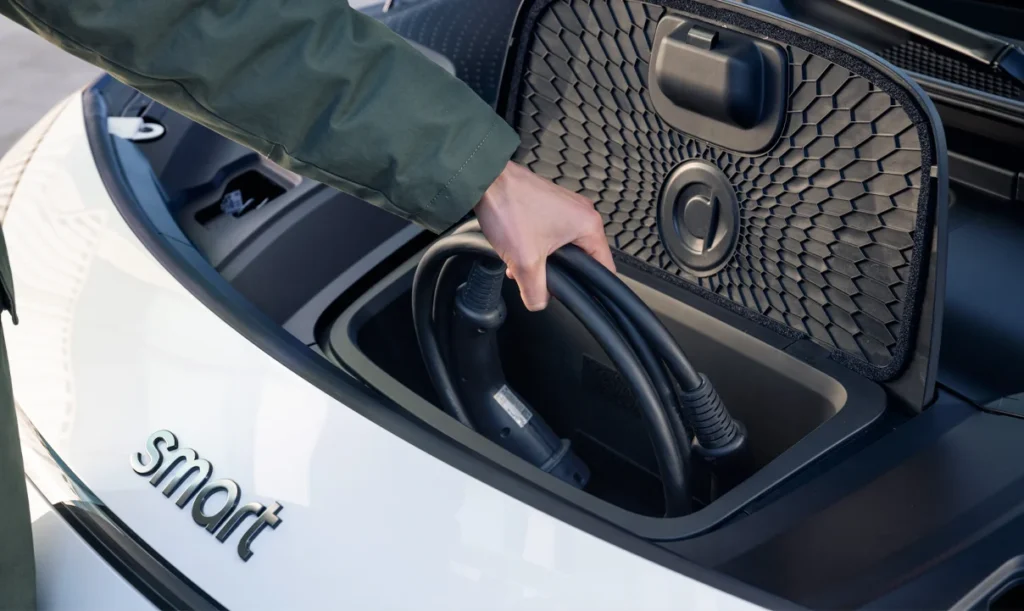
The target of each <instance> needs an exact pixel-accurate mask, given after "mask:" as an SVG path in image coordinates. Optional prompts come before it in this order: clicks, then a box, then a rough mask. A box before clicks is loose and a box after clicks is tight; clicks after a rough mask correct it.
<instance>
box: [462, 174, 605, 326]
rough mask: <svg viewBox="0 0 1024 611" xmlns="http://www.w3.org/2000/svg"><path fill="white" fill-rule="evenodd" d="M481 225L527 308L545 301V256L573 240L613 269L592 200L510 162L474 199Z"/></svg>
mask: <svg viewBox="0 0 1024 611" xmlns="http://www.w3.org/2000/svg"><path fill="white" fill-rule="evenodd" d="M475 210H476V216H477V219H478V220H479V221H480V229H481V230H482V231H483V233H484V235H485V236H487V239H488V240H489V241H490V243H491V245H492V246H494V249H495V250H496V251H497V252H498V256H500V257H501V259H502V261H504V262H505V265H507V266H508V271H507V274H508V277H509V278H512V279H513V280H515V281H516V283H517V284H518V285H519V294H520V296H521V297H522V299H523V304H524V305H526V308H527V309H528V310H531V311H534V312H536V311H538V310H543V309H544V308H545V307H547V305H548V284H547V267H546V264H547V258H548V255H550V254H551V253H553V252H555V251H556V250H558V249H559V248H561V247H562V246H565V245H566V244H575V245H576V246H579V247H580V248H582V249H583V250H584V251H585V252H586V253H587V254H589V255H590V256H592V257H594V258H595V259H597V261H598V262H600V263H601V264H602V265H604V266H605V267H607V268H608V269H609V270H611V271H612V272H614V271H615V263H614V262H613V261H612V252H611V249H609V248H608V240H607V238H605V235H604V223H603V222H602V220H601V215H600V214H598V212H597V210H595V209H594V204H593V203H591V202H590V201H589V200H588V199H587V198H585V197H583V196H582V195H578V194H576V193H573V192H572V191H569V190H567V189H564V188H562V187H559V186H558V185H556V184H554V183H553V182H551V181H549V180H545V179H544V178H541V177H540V176H537V175H536V174H534V173H533V172H531V171H530V170H528V169H526V168H525V167H523V166H521V165H519V164H517V163H513V162H509V163H508V165H507V166H505V169H504V170H503V171H502V173H501V175H499V176H498V178H497V180H495V181H494V183H493V184H491V186H490V187H489V188H488V189H487V192H486V193H484V196H483V198H481V200H480V203H478V204H477V205H476V208H475Z"/></svg>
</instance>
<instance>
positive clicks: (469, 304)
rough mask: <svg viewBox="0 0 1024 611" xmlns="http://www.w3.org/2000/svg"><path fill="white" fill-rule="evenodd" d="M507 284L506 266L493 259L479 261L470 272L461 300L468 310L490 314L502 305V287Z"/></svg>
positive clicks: (475, 262) (474, 263)
mask: <svg viewBox="0 0 1024 611" xmlns="http://www.w3.org/2000/svg"><path fill="white" fill-rule="evenodd" d="M504 282H505V265H504V264H503V263H501V262H500V261H496V260H493V259H477V260H476V261H474V262H473V266H472V267H471V268H470V270H469V278H468V279H467V280H466V284H465V287H464V289H463V291H462V294H461V298H462V300H463V303H464V304H465V306H466V308H468V309H470V310H474V311H477V312H490V311H493V310H495V309H497V308H498V304H499V303H501V286H502V284H503V283H504Z"/></svg>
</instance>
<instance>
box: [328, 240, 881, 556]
mask: <svg viewBox="0 0 1024 611" xmlns="http://www.w3.org/2000/svg"><path fill="white" fill-rule="evenodd" d="M417 260H418V258H414V259H412V260H410V261H408V262H407V263H405V264H403V265H402V266H401V267H400V268H399V269H397V270H395V271H394V272H392V273H391V274H390V275H389V276H388V277H386V278H385V279H383V280H382V281H381V282H380V283H378V284H377V285H376V286H374V287H373V288H372V289H370V290H369V291H367V292H366V293H365V294H364V295H362V296H361V297H360V298H359V299H358V300H357V301H356V302H355V303H353V304H352V305H351V306H350V307H348V308H347V309H346V310H345V311H344V312H343V313H342V314H341V316H340V317H339V318H338V319H337V321H335V323H334V324H333V326H332V327H331V329H330V333H329V336H328V337H327V340H328V341H327V342H325V343H326V344H327V345H326V346H325V348H326V352H327V353H328V354H329V356H330V357H331V358H333V359H334V360H335V361H337V362H338V363H339V364H341V365H342V366H344V367H346V368H347V369H349V370H350V371H351V372H353V373H354V374H355V375H357V376H358V377H360V378H362V379H363V380H365V381H366V382H367V383H369V384H370V385H371V386H373V387H374V388H376V389H378V390H380V391H381V392H383V393H384V394H385V395H387V396H388V397H389V398H391V399H392V400H394V401H395V402H396V403H398V404H399V405H401V406H402V407H403V408H406V409H408V410H409V411H410V412H411V413H414V414H415V413H417V412H420V413H422V412H421V410H436V409H440V408H439V407H437V406H436V403H435V394H434V391H433V388H432V387H431V384H430V381H429V379H428V377H427V373H426V370H425V369H424V367H423V363H422V360H421V358H420V353H419V347H418V346H417V343H416V337H415V332H414V329H413V323H412V309H411V293H410V289H411V286H412V275H413V271H414V270H415V266H416V263H417ZM625 280H626V282H627V283H628V284H629V286H630V288H632V289H633V290H634V291H635V292H636V293H637V294H638V295H639V296H640V297H641V298H642V299H643V300H644V301H645V302H646V303H647V304H648V306H650V307H651V309H652V310H653V311H654V312H655V313H656V314H657V315H658V316H659V318H661V320H662V321H663V322H664V323H665V325H666V327H667V328H668V329H669V331H670V332H671V333H672V335H673V336H674V337H675V338H676V340H677V342H678V343H679V345H680V346H681V347H682V348H683V349H684V350H685V351H686V353H687V355H688V356H689V357H690V359H691V360H692V361H693V363H694V365H695V366H696V367H697V368H698V369H699V370H701V371H703V372H704V373H706V374H707V375H708V377H709V379H711V381H712V382H713V383H714V384H715V386H716V388H717V389H718V391H719V393H720V394H721V396H722V398H723V399H724V400H725V402H726V404H727V406H728V408H729V410H730V412H731V413H732V414H734V415H735V416H736V417H737V419H739V420H740V421H742V422H743V424H744V425H745V426H746V427H747V430H748V433H749V439H750V444H751V449H752V450H753V454H754V459H755V463H756V469H757V471H756V473H754V475H752V476H751V477H750V478H748V479H747V480H746V481H744V482H743V483H742V484H740V485H739V486H737V487H736V488H734V489H733V490H732V491H730V492H729V493H727V494H726V495H724V496H722V497H721V498H720V499H718V500H716V501H715V502H714V503H712V504H711V505H709V506H707V507H706V508H703V509H700V510H698V511H696V512H695V513H693V514H691V515H689V516H684V517H680V518H671V519H661V518H658V516H660V515H661V514H662V510H663V507H662V503H663V498H662V491H661V483H660V481H659V479H658V471H657V466H656V464H655V461H654V457H653V454H652V450H651V445H650V442H649V441H648V438H647V433H646V431H645V429H644V427H643V424H642V422H641V420H640V416H639V414H638V412H637V411H636V409H635V407H634V406H633V402H632V397H631V395H630V392H629V390H628V389H627V388H626V386H625V384H624V383H623V382H622V381H621V379H620V378H619V375H618V373H617V372H616V371H615V370H614V368H613V367H612V366H611V364H610V362H609V361H608V359H607V357H606V356H605V355H604V353H603V352H602V350H601V348H600V347H599V346H598V345H597V343H596V342H595V341H594V340H593V338H592V337H591V336H590V335H589V334H588V333H587V332H586V330H585V329H584V328H583V327H582V325H581V324H580V323H579V322H578V321H577V320H576V319H575V318H574V317H573V316H572V315H571V314H570V313H568V311H567V310H565V309H564V307H562V306H561V305H560V304H558V303H557V302H552V303H551V305H549V307H548V308H547V310H545V311H544V312H540V313H533V312H528V311H526V310H525V308H524V307H523V306H522V304H521V302H520V301H519V298H518V293H517V291H516V288H515V286H514V284H512V283H511V282H507V283H506V294H505V301H506V304H507V305H508V310H509V314H508V320H507V322H506V323H505V324H504V325H503V327H502V329H501V331H500V332H499V342H500V345H501V358H502V363H503V364H504V366H505V372H506V375H507V376H508V379H509V383H510V385H511V386H512V387H513V388H515V390H516V391H517V392H518V393H519V394H521V395H522V396H523V397H524V399H526V401H527V402H528V403H529V404H530V405H532V406H533V407H534V408H535V409H536V410H537V411H538V412H540V413H541V414H542V415H543V417H544V418H545V419H546V420H547V421H548V423H549V424H551V425H552V427H553V428H554V429H555V431H556V433H558V434H559V435H560V436H562V437H566V438H569V439H571V440H572V442H573V447H574V449H575V450H576V451H577V452H578V454H579V455H580V457H581V458H582V459H583V460H584V461H585V462H586V463H587V464H588V465H589V466H590V467H591V471H592V475H591V482H590V484H588V486H587V488H586V490H585V492H586V493H587V500H586V501H584V504H585V505H589V507H590V508H591V509H593V510H594V511H596V512H598V513H601V514H603V515H606V516H607V517H609V518H610V519H613V520H615V521H617V522H618V523H620V524H623V525H624V526H626V527H628V528H630V529H634V530H637V531H640V532H645V533H646V534H649V535H651V536H659V534H658V533H663V534H664V536H681V535H683V534H686V533H688V532H696V531H698V530H701V529H702V528H705V527H707V526H709V525H712V524H714V523H717V522H718V521H720V520H722V519H725V518H726V517H728V516H729V515H732V514H733V513H735V512H736V511H739V510H740V509H742V507H743V506H745V505H746V504H748V503H749V502H750V501H752V500H754V499H756V498H758V497H759V496H761V495H762V494H764V493H766V492H767V491H768V490H770V489H771V488H772V487H773V486H774V485H776V484H778V483H779V482H781V481H782V480H784V479H785V478H787V477H789V476H792V475H793V474H795V473H796V472H797V471H799V470H800V469H801V468H803V467H804V466H806V465H807V464H809V463H810V462H812V461H813V460H814V459H816V458H817V457H819V456H821V455H822V454H823V453H825V452H827V451H828V450H829V449H831V448H833V447H835V446H837V445H838V444H841V443H843V442H844V441H846V440H848V439H850V438H851V437H853V436H855V435H856V434H857V433H858V432H860V431H862V430H863V429H864V428H865V427H867V426H869V425H870V424H871V423H872V422H874V421H875V420H876V419H877V418H878V417H879V416H880V415H881V414H882V412H883V411H884V410H885V394H884V392H883V391H882V389H881V387H879V386H878V385H877V384H875V383H872V382H870V381H868V380H865V379H864V378H862V377H860V376H858V375H856V374H855V373H853V372H850V371H849V370H847V369H845V368H843V367H841V366H838V365H836V364H835V363H832V362H830V361H828V360H827V359H826V358H824V353H823V352H822V351H820V350H814V349H810V350H807V351H806V352H807V354H808V355H816V356H817V357H819V358H813V357H812V358H810V359H809V360H811V361H812V362H813V364H811V363H809V362H807V361H805V360H803V359H801V358H798V357H797V356H794V355H793V354H789V353H787V352H786V349H787V348H789V349H791V350H792V348H793V347H794V346H793V344H794V342H793V340H790V339H786V338H784V337H782V336H779V335H776V334H774V333H772V332H770V331H766V330H764V329H761V328H758V327H757V326H756V325H752V324H750V323H748V322H747V321H745V320H744V319H743V318H742V317H739V316H736V315H734V314H732V313H730V312H728V311H725V310H723V309H722V308H720V307H718V306H714V305H711V304H708V303H707V302H704V301H703V300H701V299H699V298H697V297H695V296H693V295H692V294H689V293H687V292H685V291H680V290H679V289H677V288H676V287H673V286H672V285H671V284H667V283H662V282H658V281H654V282H652V281H651V280H650V279H645V282H639V281H636V280H633V279H629V278H625ZM480 439H481V440H482V441H483V443H489V442H486V441H485V440H483V438H480ZM701 473H702V472H701V470H700V469H699V468H695V476H698V477H699V476H700V475H701ZM533 477H535V478H536V480H537V482H538V483H539V484H541V485H544V486H545V487H550V488H551V489H552V490H553V491H555V492H558V491H561V492H563V493H568V494H572V493H571V492H569V491H567V490H565V488H567V486H565V485H564V484H562V483H561V482H558V481H557V480H555V479H554V478H552V477H549V476H547V475H546V474H544V473H542V472H540V471H535V472H534V473H533ZM695 483H696V484H697V485H696V488H698V490H697V491H696V493H695V496H696V498H695V500H696V502H697V506H698V507H701V506H703V505H704V504H705V503H707V501H708V498H707V496H706V487H702V486H701V485H700V484H701V483H702V482H700V481H698V482H695Z"/></svg>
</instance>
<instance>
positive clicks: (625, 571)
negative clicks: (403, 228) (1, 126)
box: [4, 93, 750, 609]
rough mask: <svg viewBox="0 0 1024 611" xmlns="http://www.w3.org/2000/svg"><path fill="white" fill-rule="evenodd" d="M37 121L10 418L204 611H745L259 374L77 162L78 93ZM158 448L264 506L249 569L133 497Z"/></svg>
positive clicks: (9, 328) (265, 367)
mask: <svg viewBox="0 0 1024 611" xmlns="http://www.w3.org/2000/svg"><path fill="white" fill-rule="evenodd" d="M48 121H50V122H51V124H49V125H47V128H46V133H45V135H44V136H40V139H39V141H38V142H37V144H36V145H35V146H34V150H33V153H32V154H31V159H30V160H29V161H28V162H27V163H25V164H24V166H23V168H22V169H21V171H20V172H19V179H18V182H17V186H16V190H15V192H14V196H13V199H12V203H11V205H10V208H9V210H8V212H7V216H6V219H5V220H4V233H5V234H6V236H7V242H8V247H9V250H10V256H11V263H12V267H13V271H14V279H15V286H16V294H17V299H18V314H19V318H20V324H18V325H17V326H13V325H11V324H10V321H9V320H8V321H7V322H6V329H5V330H6V332H7V333H8V349H9V353H10V359H11V365H12V367H11V368H12V378H13V384H14V393H15V398H16V401H17V404H18V406H19V408H20V409H21V410H22V412H23V413H24V414H26V415H27V417H28V418H29V419H30V420H31V422H32V424H33V425H34V427H35V428H36V429H37V430H38V432H39V434H40V435H41V436H42V438H43V439H45V441H46V443H47V444H48V445H49V447H50V449H51V450H52V452H53V454H54V455H55V456H57V457H59V461H58V462H59V463H60V464H61V465H62V468H63V469H65V470H66V472H67V475H69V476H73V477H75V478H77V480H78V481H80V482H81V483H82V485H83V486H85V487H87V488H88V490H89V491H90V492H91V493H92V494H94V495H95V497H96V498H98V499H99V500H101V501H102V503H103V505H105V507H106V510H107V511H109V512H110V513H111V514H112V515H113V516H116V518H117V519H118V520H119V521H120V522H122V523H123V524H124V525H126V528H127V529H128V530H129V531H131V532H132V533H133V534H134V536H135V537H137V538H138V539H140V540H141V541H142V542H144V544H145V545H147V546H149V547H150V548H151V549H152V550H153V551H154V552H155V554H156V555H157V556H158V557H159V558H162V559H163V561H165V562H166V563H167V564H169V565H170V566H172V567H173V568H174V569H175V570H177V571H180V572H181V573H182V574H183V575H184V576H185V577H187V578H188V579H189V580H191V581H192V582H193V583H194V584H195V585H196V587H198V588H201V589H202V590H203V591H205V593H206V594H207V595H208V596H209V597H211V598H212V599H215V600H216V601H217V602H218V603H219V604H221V605H224V606H227V607H239V608H242V607H256V608H264V607H285V608H312V607H315V606H321V605H323V604H324V603H326V602H327V601H343V602H344V603H345V604H346V605H347V606H352V607H354V608H406V607H414V606H415V607H423V606H430V607H434V606H437V607H444V608H453V609H454V608H465V609H480V608H499V607H500V608H523V607H529V608H531V609H537V608H565V607H574V608H576V607H580V608H582V607H588V608H609V609H611V608H629V607H634V608H651V609H654V608H661V607H668V606H672V607H675V606H677V605H678V604H680V601H687V602H686V603H682V604H686V605H687V606H694V607H697V608H701V607H712V606H713V607H715V608H741V607H742V608H750V605H748V604H747V603H746V602H744V601H742V600H741V599H739V598H736V597H734V596H731V595H728V594H725V593H723V592H720V591H718V590H716V589H714V588H711V587H709V586H707V585H705V584H703V583H701V582H700V581H697V580H695V579H693V578H690V577H686V576H683V575H680V574H678V573H676V572H674V571H672V570H669V569H667V568H665V567H663V566H660V565H658V564H655V563H654V562H651V561H649V560H647V559H644V558H641V557H639V556H636V555H634V554H631V553H629V552H627V551H624V550H622V549H620V548H618V547H616V546H615V545H612V544H610V543H607V542H605V541H603V540H601V539H598V538H596V537H594V536H591V535H589V534H587V533H584V532H582V531H580V530H578V529H576V528H574V527H572V526H569V525H567V524H566V523H564V522H562V521H560V520H557V519H555V518H553V517H552V516H550V515H547V514H546V513H543V512H541V511H538V510H537V509H535V508H533V507H531V506H528V505H526V504H524V503H522V502H520V501H518V500H516V499H514V498H512V497H510V496H508V495H506V494H504V493H502V492H500V491H498V490H496V489H494V488H492V487H490V486H488V485H486V484H484V483H482V482H480V481H478V480H476V479H474V478H473V477H470V476H469V475H467V474H465V473H463V472H462V471H459V470H457V469H455V468H454V467H451V466H449V465H448V464H446V463H444V462H442V461H440V460H438V459H437V458H434V457H433V456H431V455H429V454H427V453H425V452H423V451H421V450H419V449H417V448H416V447H414V446H412V445H410V444H408V443H406V442H404V441H402V440H401V439H399V438H398V437H396V436H394V435H392V434H391V433H389V432H387V431H385V430H384V429H382V428H380V427H378V426H377V425H375V424H374V423H372V422H370V421H369V420H367V419H365V418H364V417H362V416H360V415H359V414H357V413H355V412H354V411H352V410H350V409H347V408H346V407H345V405H342V404H341V403H339V402H338V401H336V400H335V399H333V398H332V397H330V396H328V395H327V394H325V393H324V392H322V391H320V390H319V389H317V388H316V387H314V386H313V385H312V384H310V383H308V382H307V381H306V380H304V379H303V378H302V377H300V376H299V375H297V374H296V373H294V372H293V371H291V370H290V369H288V368H287V367H286V366H285V365H283V364H281V363H279V362H277V361H276V360H274V359H273V358H271V357H270V356H269V355H267V354H266V353H264V352H263V351H261V350H260V349H259V348H257V347H256V346H255V345H253V344H252V343H250V342H249V341H248V340H247V339H245V338H244V337H242V336H241V335H240V334H239V333H237V332H236V331H235V330H234V329H232V328H231V327H230V326H229V325H228V324H227V323H226V322H224V321H223V320H222V319H221V318H219V317H218V316H217V315H215V314H214V313H213V312H211V311H210V310H209V309H208V308H207V307H205V306H204V305H203V304H202V303H200V302H199V301H198V300H197V299H196V298H195V297H193V296H192V295H191V294H190V293H189V292H188V291H187V290H186V289H185V288H184V287H183V286H182V285H180V284H179V283H178V282H177V281H176V280H175V279H174V278H173V277H172V276H171V275H170V274H169V273H168V272H167V271H166V270H165V269H163V268H162V267H161V265H160V264H159V263H158V262H157V260H156V259H154V257H153V256H152V255H151V254H150V253H149V252H147V251H146V250H145V248H144V247H143V246H142V244H141V243H140V242H139V241H138V240H137V239H136V237H135V236H134V234H133V233H132V231H131V229H130V228H129V227H128V226H127V225H126V224H125V222H124V220H123V219H122V217H121V216H120V215H119V213H118V211H117V209H116V208H115V207H114V206H113V204H112V202H111V198H110V196H109V195H108V193H107V192H106V190H105V188H104V185H103V182H102V180H101V176H100V174H99V172H98V170H97V167H96V164H95V162H94V159H93V156H92V151H91V149H90V146H89V142H88V139H87V137H86V128H85V124H84V119H83V104H82V98H81V94H80V93H76V94H75V95H73V96H71V97H70V98H69V99H68V100H67V101H66V102H65V103H64V104H62V106H61V107H60V108H59V109H58V110H55V111H54V113H53V115H52V116H51V117H50V118H49V119H48ZM161 431H166V433H160V432H161ZM155 434H158V435H164V437H163V438H162V439H163V441H162V442H159V441H155V439H156V438H155V437H154V435H155ZM171 434H173V439H174V441H176V442H177V444H178V447H179V449H180V448H189V449H191V450H193V451H194V452H195V455H194V456H192V458H194V459H195V460H200V459H202V460H205V461H208V466H209V470H210V475H209V479H208V480H207V481H208V482H213V481H214V480H230V482H232V483H233V484H234V485H235V486H237V501H238V502H237V507H238V508H241V507H243V506H245V505H247V504H250V503H255V504H258V505H260V506H264V507H271V508H272V507H274V505H275V504H277V505H279V506H280V509H279V510H278V511H277V513H276V516H277V517H278V518H279V522H278V523H277V524H276V527H275V528H270V527H269V526H274V524H269V523H268V524H267V526H268V527H266V528H264V529H263V530H262V531H261V532H260V533H259V534H258V536H257V537H256V538H255V539H253V540H252V541H251V545H250V549H251V552H252V556H251V557H249V558H248V559H247V560H245V559H243V558H242V557H240V554H239V553H238V542H239V540H240V539H241V538H242V536H243V534H244V531H245V530H246V529H247V528H248V527H249V525H251V524H253V523H255V521H256V520H255V518H253V517H252V516H249V517H247V519H246V521H245V522H244V523H243V524H242V526H241V527H239V528H238V529H237V530H236V531H235V532H233V533H232V534H231V536H230V537H226V539H225V540H224V541H220V540H219V539H218V537H217V536H215V535H214V534H211V533H210V532H208V531H207V529H205V528H203V526H201V525H199V524H197V522H196V520H195V519H194V517H193V503H188V502H186V503H183V505H184V506H183V507H179V505H178V503H177V502H176V501H177V500H178V499H179V498H181V494H182V492H183V491H184V490H185V489H186V487H187V483H186V484H183V485H182V486H181V487H180V488H178V489H177V490H175V491H174V492H173V494H171V495H170V497H168V496H165V495H164V494H163V491H164V489H165V488H164V487H165V486H166V484H167V483H168V482H169V481H171V479H172V477H173V476H168V477H167V478H165V479H164V480H163V481H161V482H159V485H153V484H152V483H151V482H152V480H153V479H154V478H153V475H152V470H150V471H147V468H149V467H148V466H147V465H150V466H151V463H150V462H149V461H152V460H153V459H154V458H155V454H156V453H165V452H166V451H167V450H169V449H170V448H169V447H168V446H169V445H170V443H169V442H170V437H168V435H171ZM147 440H149V443H152V444H153V446H152V447H148V446H147ZM133 458H134V461H133ZM165 459H166V456H165ZM133 464H134V467H135V468H133ZM140 472H141V474H140ZM178 474H181V472H180V471H179V472H178ZM30 476H31V474H30ZM190 481H195V478H194V479H193V480H190ZM224 485H225V486H226V489H225V490H221V491H220V492H216V491H208V494H207V493H204V492H202V491H201V490H200V489H198V488H197V489H196V494H195V496H193V497H192V499H191V500H192V501H194V500H195V498H196V497H198V496H202V495H204V494H206V496H207V497H209V498H208V499H207V501H206V506H205V507H204V511H205V514H213V513H216V512H217V510H218V509H219V508H220V507H222V506H223V505H224V503H225V498H226V497H227V496H228V495H227V493H226V490H230V488H231V485H229V484H224ZM50 500H51V502H56V503H59V502H73V501H74V499H52V498H51V499H50ZM222 524H223V522H222ZM218 532H219V531H218ZM42 570H45V567H43V568H42Z"/></svg>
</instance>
